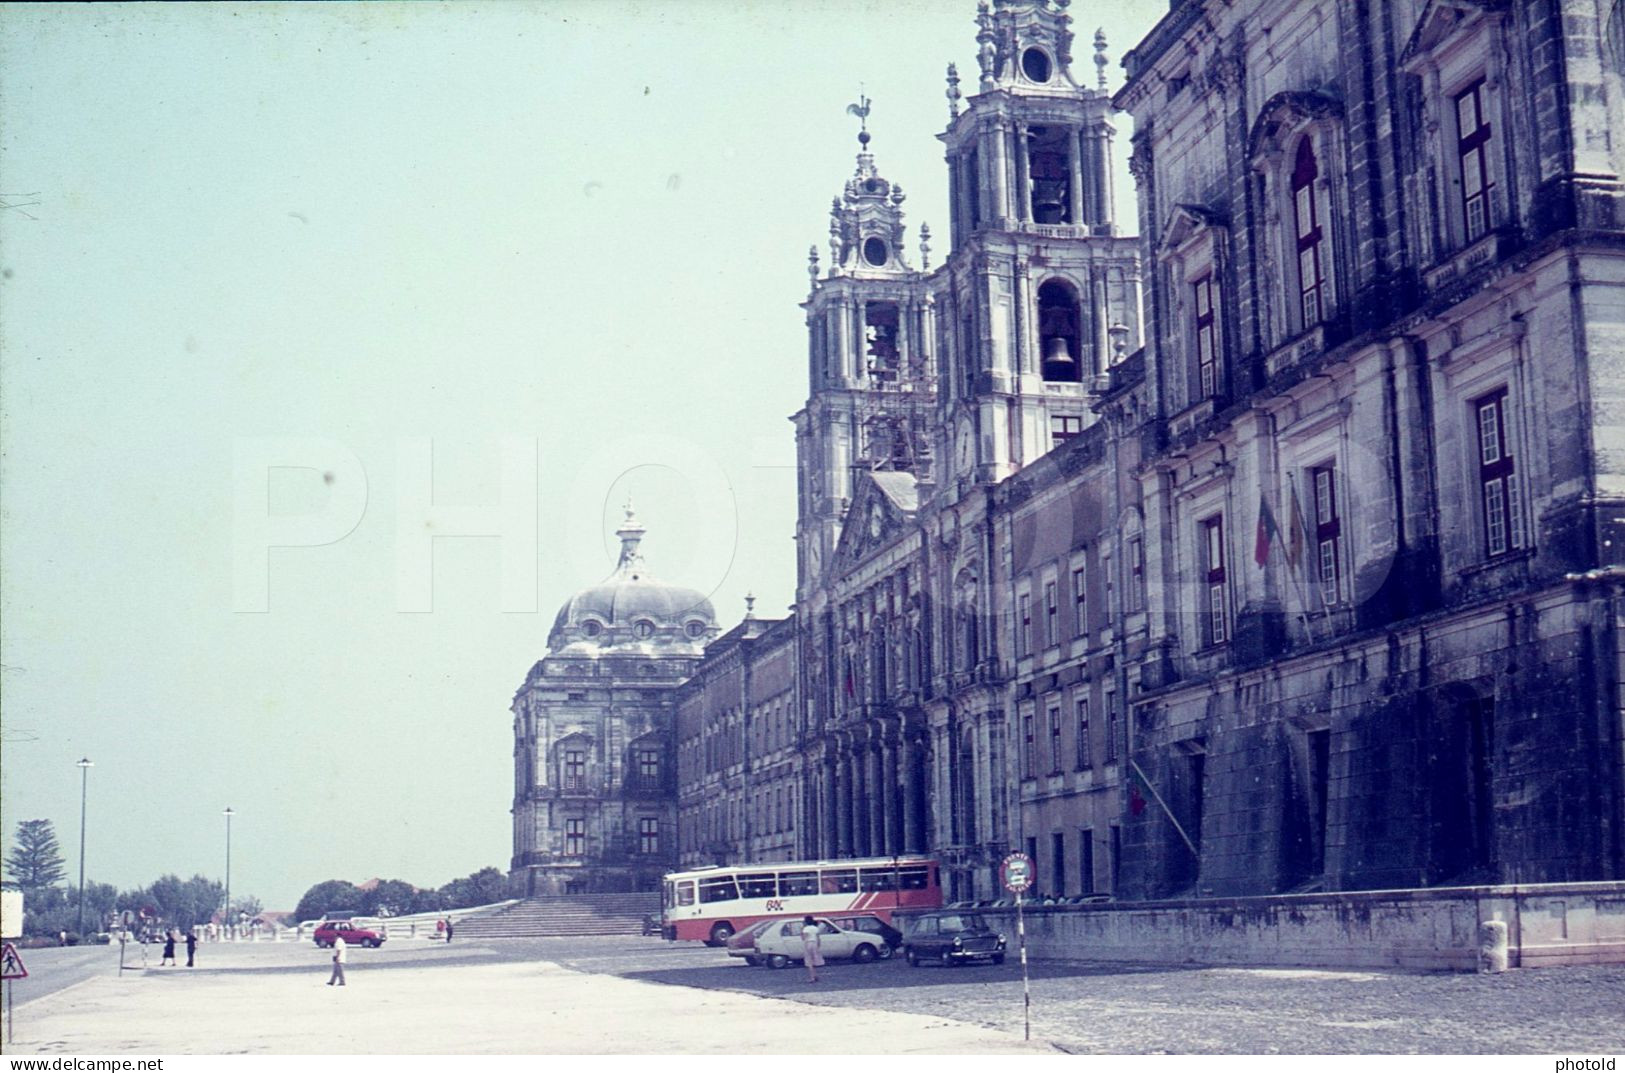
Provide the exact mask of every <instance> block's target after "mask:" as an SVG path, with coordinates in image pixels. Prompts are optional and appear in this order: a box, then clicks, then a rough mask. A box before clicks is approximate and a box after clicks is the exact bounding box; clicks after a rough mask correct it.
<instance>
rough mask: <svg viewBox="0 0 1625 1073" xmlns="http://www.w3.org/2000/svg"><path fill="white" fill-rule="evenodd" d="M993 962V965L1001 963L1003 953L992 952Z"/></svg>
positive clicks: (1002, 961)
mask: <svg viewBox="0 0 1625 1073" xmlns="http://www.w3.org/2000/svg"><path fill="white" fill-rule="evenodd" d="M993 964H995V965H1003V964H1004V955H1003V954H994V955H993Z"/></svg>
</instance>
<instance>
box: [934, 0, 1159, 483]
mask: <svg viewBox="0 0 1625 1073" xmlns="http://www.w3.org/2000/svg"><path fill="white" fill-rule="evenodd" d="M1070 4H1071V0H993V2H992V4H991V6H990V5H989V4H988V3H987V2H986V0H983V2H982V3H981V4H979V5H978V8H977V14H976V27H977V33H976V46H977V53H976V57H977V67H978V69H979V70H978V81H977V92H976V93H974V94H973V95H971V96H970V97H969V98H966V97H965V96H964V94H963V92H962V90H961V88H960V77H959V72H958V70H957V69H956V68H955V67H954V66H953V65H950V66H949V68H948V89H947V97H948V112H949V122H948V128H947V129H946V130H945V131H944V132H943V133H942V134H941V135H940V138H941V140H942V142H943V144H944V146H945V147H946V158H947V163H948V178H949V203H950V205H951V212H952V220H951V228H952V229H951V235H950V245H951V250H950V252H949V256H948V263H947V265H946V266H945V268H944V270H943V271H942V272H939V273H938V274H937V276H936V277H934V286H933V297H934V299H935V304H936V308H937V315H938V319H939V323H940V324H941V328H942V337H941V343H942V345H941V346H939V352H940V377H939V381H938V392H937V398H938V403H939V410H940V415H939V427H940V429H941V432H940V438H939V444H938V455H939V459H940V462H941V465H940V466H939V471H938V477H937V480H938V483H939V484H942V485H952V484H955V483H958V484H960V485H964V484H965V483H967V482H969V483H976V482H984V481H998V480H1002V479H1003V478H1004V477H1006V476H1008V475H1009V474H1011V473H1014V472H1015V471H1017V470H1019V469H1020V468H1022V467H1023V466H1026V465H1029V464H1031V463H1032V462H1033V461H1034V460H1035V459H1037V458H1038V457H1040V456H1042V455H1044V454H1045V453H1047V452H1048V451H1050V450H1052V449H1053V448H1054V447H1056V446H1059V445H1060V444H1061V443H1063V442H1065V440H1067V439H1069V438H1071V437H1072V436H1075V435H1077V434H1079V433H1081V432H1082V431H1083V429H1084V428H1086V427H1087V426H1088V425H1090V424H1092V423H1093V422H1094V420H1095V416H1094V413H1093V409H1092V405H1093V402H1094V400H1095V398H1096V397H1098V395H1099V393H1100V392H1101V391H1103V390H1105V389H1106V387H1107V386H1108V385H1109V376H1108V372H1109V368H1110V365H1111V364H1113V362H1114V361H1115V360H1117V359H1118V358H1120V357H1121V356H1122V355H1123V354H1125V353H1130V352H1132V351H1133V350H1135V349H1137V348H1138V346H1139V327H1138V325H1139V320H1140V318H1139V287H1140V278H1139V257H1138V252H1137V246H1136V243H1135V242H1134V241H1133V240H1132V239H1125V238H1120V237H1118V228H1117V224H1116V220H1115V212H1114V207H1113V197H1112V181H1111V173H1112V140H1113V137H1114V136H1115V133H1116V129H1115V127H1114V126H1113V125H1112V120H1111V117H1112V115H1113V108H1112V104H1111V97H1110V94H1109V93H1108V91H1107V88H1106V67H1107V60H1106V40H1105V37H1104V35H1103V34H1101V33H1096V34H1095V37H1094V48H1095V55H1094V65H1095V67H1096V85H1094V86H1092V87H1091V86H1088V85H1086V84H1084V82H1081V81H1080V80H1079V79H1078V78H1077V77H1076V76H1075V75H1074V73H1073V62H1074V57H1073V52H1072V46H1073V42H1074V36H1073V33H1072V29H1071V24H1072V17H1071V15H1070V14H1069V13H1068V8H1069V7H1070ZM962 102H963V103H962ZM1125 333H1126V334H1125Z"/></svg>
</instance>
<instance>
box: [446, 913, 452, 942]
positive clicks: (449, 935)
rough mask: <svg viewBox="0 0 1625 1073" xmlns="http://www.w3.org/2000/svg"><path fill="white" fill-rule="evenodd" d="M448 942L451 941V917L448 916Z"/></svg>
mask: <svg viewBox="0 0 1625 1073" xmlns="http://www.w3.org/2000/svg"><path fill="white" fill-rule="evenodd" d="M446 942H448V943H449V942H451V917H447V918H446Z"/></svg>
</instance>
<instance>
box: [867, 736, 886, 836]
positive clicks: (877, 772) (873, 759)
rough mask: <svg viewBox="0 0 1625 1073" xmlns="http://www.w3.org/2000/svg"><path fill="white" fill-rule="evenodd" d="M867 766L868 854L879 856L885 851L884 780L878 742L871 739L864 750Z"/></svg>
mask: <svg viewBox="0 0 1625 1073" xmlns="http://www.w3.org/2000/svg"><path fill="white" fill-rule="evenodd" d="M864 754H865V755H864V761H865V766H866V767H867V768H868V782H869V785H868V791H869V793H868V795H867V799H866V801H865V804H866V805H867V806H868V810H869V817H868V818H869V847H868V850H867V854H868V856H871V857H879V856H881V855H882V854H884V853H885V852H886V850H885V846H886V807H885V801H886V782H885V778H884V776H883V775H882V774H881V768H880V743H879V742H873V741H871V742H870V743H869V744H868V747H867V748H866V749H865V750H864Z"/></svg>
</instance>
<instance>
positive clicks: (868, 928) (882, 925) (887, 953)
mask: <svg viewBox="0 0 1625 1073" xmlns="http://www.w3.org/2000/svg"><path fill="white" fill-rule="evenodd" d="M829 919H830V920H831V921H833V922H834V924H835V926H836V927H837V928H840V929H841V930H842V931H848V930H854V929H855V930H857V931H863V932H868V933H869V934H870V935H873V936H874V937H875V938H877V939H879V940H881V941H882V942H884V943H885V944H886V945H885V946H883V947H881V948H880V957H881V959H882V960H884V959H886V958H889V957H891V956H892V954H894V953H896V952H897V951H898V950H901V949H902V948H903V933H902V932H900V931H898V930H897V929H896V928H894V927H892V926H891V925H890V924H888V923H886V922H885V921H884V920H881V919H880V918H879V917H877V916H874V915H873V914H869V915H865V916H861V917H830V918H829Z"/></svg>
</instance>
